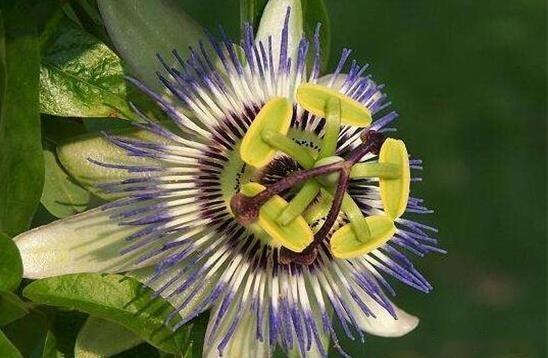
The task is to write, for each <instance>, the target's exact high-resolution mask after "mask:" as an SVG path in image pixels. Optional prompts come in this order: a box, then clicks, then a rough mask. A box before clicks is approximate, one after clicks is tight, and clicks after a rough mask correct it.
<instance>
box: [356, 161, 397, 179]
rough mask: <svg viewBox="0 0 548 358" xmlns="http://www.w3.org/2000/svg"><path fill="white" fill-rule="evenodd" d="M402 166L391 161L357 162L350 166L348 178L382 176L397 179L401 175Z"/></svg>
mask: <svg viewBox="0 0 548 358" xmlns="http://www.w3.org/2000/svg"><path fill="white" fill-rule="evenodd" d="M401 172H402V168H401V166H399V165H397V164H392V163H357V164H356V165H354V166H353V167H352V171H351V172H350V178H352V179H365V178H383V179H397V178H399V177H401Z"/></svg>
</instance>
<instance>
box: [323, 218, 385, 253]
mask: <svg viewBox="0 0 548 358" xmlns="http://www.w3.org/2000/svg"><path fill="white" fill-rule="evenodd" d="M364 221H365V223H366V224H367V227H368V228H369V230H370V232H371V238H370V239H369V240H368V241H367V242H363V241H361V240H359V239H358V237H357V236H356V234H355V232H354V230H353V225H352V224H348V225H345V226H343V227H342V228H340V229H339V230H337V231H335V233H334V234H333V236H331V240H330V242H329V244H330V246H331V252H332V253H333V255H334V256H335V257H338V258H341V259H350V258H354V257H360V256H363V255H365V254H367V253H368V252H371V251H373V250H375V249H378V248H379V247H381V246H382V245H384V244H385V243H386V242H387V241H388V240H390V238H391V237H392V236H393V235H394V233H395V232H396V226H395V225H394V221H392V219H390V218H389V217H388V216H386V215H375V216H368V217H367V218H365V220H364Z"/></svg>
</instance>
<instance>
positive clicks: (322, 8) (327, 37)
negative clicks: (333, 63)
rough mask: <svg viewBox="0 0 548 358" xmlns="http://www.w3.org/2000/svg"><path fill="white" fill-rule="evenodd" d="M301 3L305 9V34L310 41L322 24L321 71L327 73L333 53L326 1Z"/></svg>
mask: <svg viewBox="0 0 548 358" xmlns="http://www.w3.org/2000/svg"><path fill="white" fill-rule="evenodd" d="M301 3H302V7H303V17H304V19H303V23H304V25H303V27H304V32H305V34H306V36H307V38H308V39H309V40H312V37H313V35H314V32H315V31H316V25H317V24H318V23H321V24H322V25H321V27H320V52H321V54H322V63H321V69H322V71H325V69H326V68H327V65H328V62H329V53H330V51H331V22H330V20H329V13H328V11H327V6H326V5H325V0H301ZM311 53H312V52H311Z"/></svg>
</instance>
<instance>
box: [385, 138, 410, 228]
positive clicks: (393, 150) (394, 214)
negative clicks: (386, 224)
mask: <svg viewBox="0 0 548 358" xmlns="http://www.w3.org/2000/svg"><path fill="white" fill-rule="evenodd" d="M379 163H380V164H392V165H396V166H397V167H398V168H399V169H400V175H399V176H398V177H397V178H394V179H389V178H380V181H379V188H380V190H381V199H382V204H383V209H384V212H385V213H386V214H387V215H388V216H390V217H391V218H392V219H397V218H399V217H400V216H401V215H402V214H403V213H404V212H405V209H406V208H407V201H408V200H409V189H410V184H411V173H410V168H409V155H408V154H407V149H406V148H405V144H404V143H403V141H401V140H396V139H392V138H388V139H386V140H385V141H384V143H383V145H382V147H381V150H380V152H379Z"/></svg>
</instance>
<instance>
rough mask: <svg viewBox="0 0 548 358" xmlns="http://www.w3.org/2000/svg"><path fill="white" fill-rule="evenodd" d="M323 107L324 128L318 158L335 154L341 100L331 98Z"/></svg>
mask: <svg viewBox="0 0 548 358" xmlns="http://www.w3.org/2000/svg"><path fill="white" fill-rule="evenodd" d="M325 107H326V108H325V113H326V115H325V130H324V135H323V139H322V148H321V149H320V155H319V156H318V159H321V158H326V157H330V156H332V155H335V151H336V150H337V140H338V139H339V130H340V128H341V101H340V100H339V99H338V98H331V99H330V100H329V101H328V102H327V105H326V106H325Z"/></svg>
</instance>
